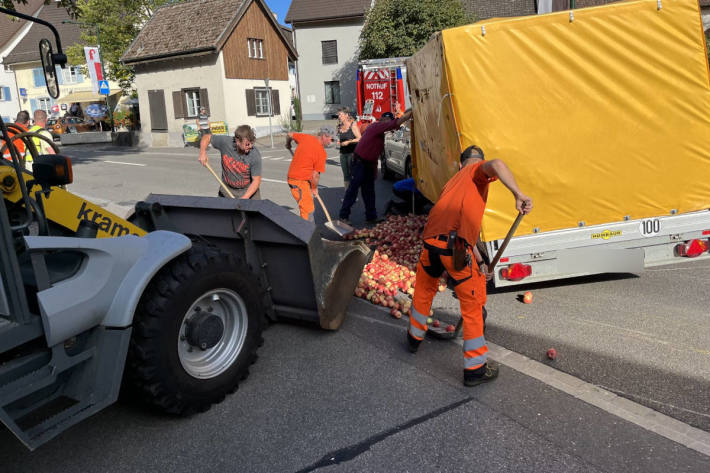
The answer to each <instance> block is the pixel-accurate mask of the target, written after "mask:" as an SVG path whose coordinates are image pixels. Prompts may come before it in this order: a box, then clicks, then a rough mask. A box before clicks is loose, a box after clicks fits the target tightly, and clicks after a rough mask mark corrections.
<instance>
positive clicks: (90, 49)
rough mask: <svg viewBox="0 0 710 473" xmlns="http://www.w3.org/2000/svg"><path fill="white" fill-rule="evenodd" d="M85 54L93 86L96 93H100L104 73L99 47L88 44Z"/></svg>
mask: <svg viewBox="0 0 710 473" xmlns="http://www.w3.org/2000/svg"><path fill="white" fill-rule="evenodd" d="M84 55H85V56H86V67H88V68H89V77H91V88H92V90H93V91H94V93H95V94H98V93H99V81H100V80H104V75H103V73H102V72H101V60H100V56H99V48H97V47H94V46H87V47H85V48H84Z"/></svg>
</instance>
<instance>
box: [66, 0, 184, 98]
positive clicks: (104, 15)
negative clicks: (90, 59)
mask: <svg viewBox="0 0 710 473" xmlns="http://www.w3.org/2000/svg"><path fill="white" fill-rule="evenodd" d="M166 3H177V2H176V0H172V1H171V0H76V11H77V21H78V22H81V23H83V24H82V25H81V26H80V28H81V43H80V44H74V45H72V46H69V47H68V48H67V51H66V53H67V57H68V59H69V63H70V64H77V65H78V64H84V63H85V59H84V46H96V45H97V44H98V41H97V38H96V25H99V36H100V39H101V44H100V45H99V46H100V47H101V59H102V61H103V63H104V69H105V70H106V76H107V78H108V79H110V80H114V81H116V82H118V83H119V85H120V86H121V89H123V92H124V94H129V93H130V92H131V90H132V89H133V79H134V77H135V73H134V71H133V67H131V66H124V65H123V64H121V62H120V58H121V56H122V55H123V53H124V52H125V51H126V49H128V46H129V45H130V44H131V42H132V41H133V40H134V39H135V37H136V36H137V35H138V33H139V32H140V30H141V28H142V27H143V25H145V23H146V22H147V21H148V20H149V19H150V17H151V16H153V12H154V11H155V9H156V8H158V7H159V6H162V5H164V4H166Z"/></svg>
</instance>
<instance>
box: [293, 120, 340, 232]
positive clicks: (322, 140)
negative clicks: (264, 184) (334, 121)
mask: <svg viewBox="0 0 710 473" xmlns="http://www.w3.org/2000/svg"><path fill="white" fill-rule="evenodd" d="M334 136H335V130H333V129H331V128H329V127H323V128H321V129H320V131H319V132H318V135H317V136H313V135H307V134H305V133H289V134H288V136H287V138H286V148H287V149H288V150H291V146H292V145H291V143H292V142H294V141H295V142H296V144H298V146H297V147H296V152H295V153H294V154H293V160H292V161H291V166H289V168H288V175H287V177H288V179H287V182H288V186H289V187H290V188H291V194H292V195H293V198H294V199H296V202H297V203H298V210H299V212H300V214H301V218H303V219H304V220H308V221H310V222H312V221H313V220H314V218H313V212H314V211H315V205H314V203H313V197H315V196H317V195H318V180H319V179H320V173H322V172H325V160H326V158H327V155H326V152H325V147H326V146H328V145H329V144H330V143H332V142H333V137H334Z"/></svg>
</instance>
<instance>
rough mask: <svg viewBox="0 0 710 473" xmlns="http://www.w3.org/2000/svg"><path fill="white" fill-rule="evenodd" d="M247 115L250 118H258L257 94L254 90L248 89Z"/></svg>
mask: <svg viewBox="0 0 710 473" xmlns="http://www.w3.org/2000/svg"><path fill="white" fill-rule="evenodd" d="M246 93H247V115H248V116H250V117H255V116H256V94H255V93H254V89H247V90H246Z"/></svg>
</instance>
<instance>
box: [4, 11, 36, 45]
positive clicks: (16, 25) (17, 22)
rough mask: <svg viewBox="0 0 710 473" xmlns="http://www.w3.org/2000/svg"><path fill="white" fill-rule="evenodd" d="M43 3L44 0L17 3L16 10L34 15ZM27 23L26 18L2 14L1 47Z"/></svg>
mask: <svg viewBox="0 0 710 473" xmlns="http://www.w3.org/2000/svg"><path fill="white" fill-rule="evenodd" d="M43 4H44V0H28V2H27V4H26V5H23V4H18V5H16V6H15V10H17V11H18V12H20V13H24V14H25V15H34V14H35V13H37V10H39V7H41V6H42V5H43ZM26 23H27V21H26V20H21V19H20V18H15V17H11V16H8V15H0V49H2V48H3V47H4V46H5V44H6V43H7V42H8V41H10V39H11V38H12V37H13V36H15V33H17V32H18V31H19V30H20V28H22V27H23V26H25V24H26Z"/></svg>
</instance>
